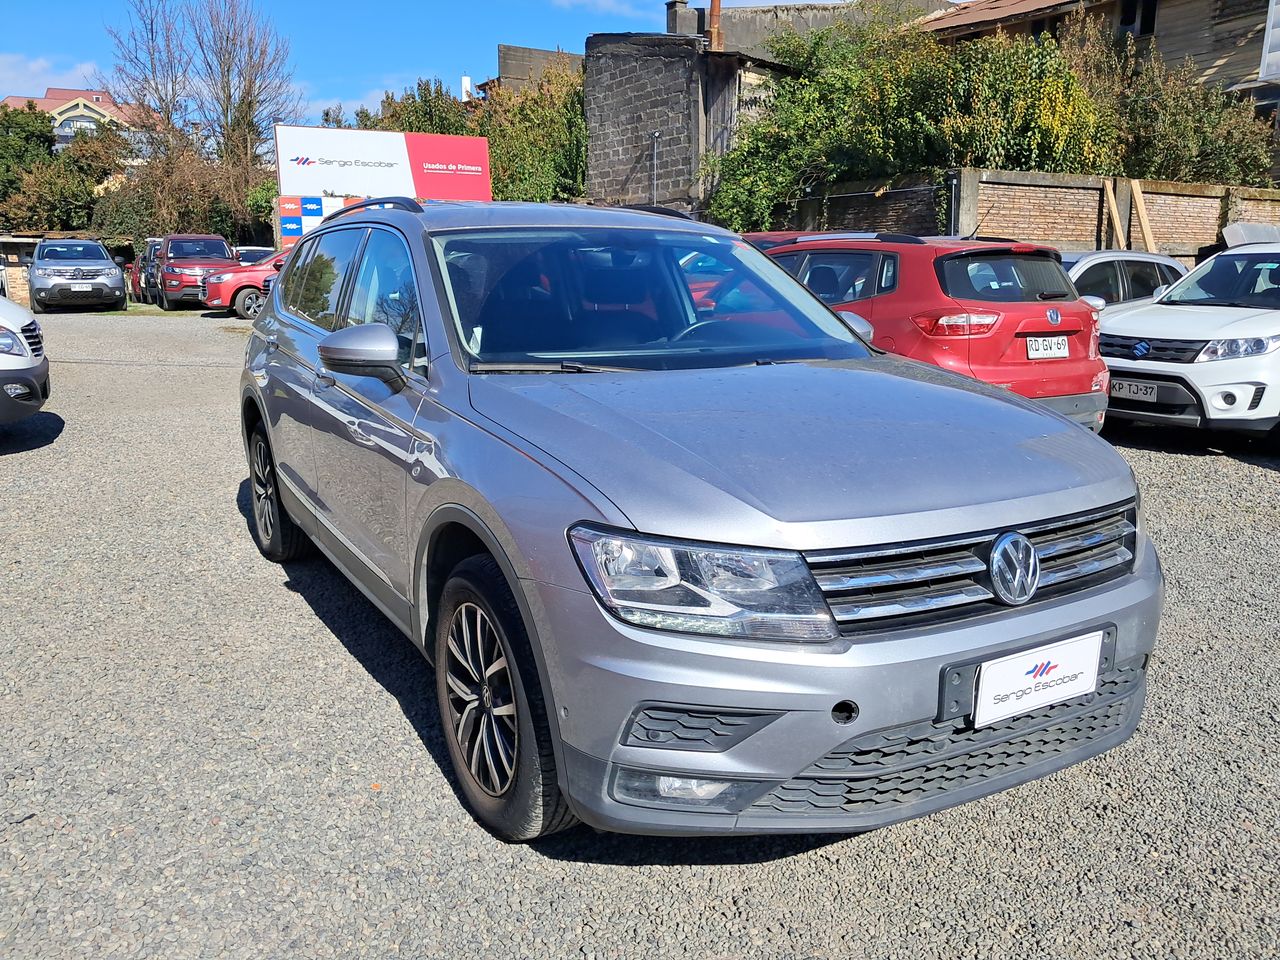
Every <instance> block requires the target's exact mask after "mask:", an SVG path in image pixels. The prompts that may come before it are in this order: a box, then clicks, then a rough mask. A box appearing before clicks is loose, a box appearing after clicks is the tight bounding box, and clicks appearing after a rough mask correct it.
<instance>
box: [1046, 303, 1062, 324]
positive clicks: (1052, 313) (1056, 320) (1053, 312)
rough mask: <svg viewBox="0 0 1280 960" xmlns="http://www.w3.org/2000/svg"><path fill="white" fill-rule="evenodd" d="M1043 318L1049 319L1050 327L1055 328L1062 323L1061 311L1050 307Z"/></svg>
mask: <svg viewBox="0 0 1280 960" xmlns="http://www.w3.org/2000/svg"><path fill="white" fill-rule="evenodd" d="M1045 316H1047V317H1048V318H1049V324H1050V326H1054V327H1056V326H1057V325H1058V324H1060V323H1061V322H1062V311H1061V310H1058V309H1057V308H1053V307H1051V308H1050V309H1049V312H1048V313H1047V314H1045Z"/></svg>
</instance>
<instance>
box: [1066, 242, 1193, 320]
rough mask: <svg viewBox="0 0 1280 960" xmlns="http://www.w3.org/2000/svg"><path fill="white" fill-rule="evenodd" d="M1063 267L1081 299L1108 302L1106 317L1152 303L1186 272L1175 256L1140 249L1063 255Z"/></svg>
mask: <svg viewBox="0 0 1280 960" xmlns="http://www.w3.org/2000/svg"><path fill="white" fill-rule="evenodd" d="M1062 266H1063V267H1064V268H1065V269H1066V271H1067V276H1069V277H1070V278H1071V282H1072V283H1074V284H1075V286H1076V291H1077V292H1078V293H1079V294H1080V296H1082V297H1097V298H1098V299H1100V300H1103V301H1105V303H1106V306H1105V307H1103V308H1102V315H1103V316H1104V317H1106V316H1109V315H1110V314H1112V313H1118V312H1120V311H1121V310H1127V309H1129V308H1130V307H1136V306H1139V305H1140V304H1144V303H1150V302H1151V300H1152V298H1153V297H1154V296H1155V293H1156V290H1158V289H1159V288H1160V287H1164V286H1168V285H1169V284H1171V283H1176V282H1177V281H1178V279H1179V278H1180V277H1182V276H1184V275H1185V274H1186V272H1187V268H1186V267H1184V266H1183V265H1182V264H1181V263H1179V262H1178V261H1177V260H1175V259H1173V257H1166V256H1165V255H1164V254H1162V253H1143V252H1141V251H1137V250H1090V251H1087V252H1083V253H1081V252H1069V251H1068V252H1063V254H1062Z"/></svg>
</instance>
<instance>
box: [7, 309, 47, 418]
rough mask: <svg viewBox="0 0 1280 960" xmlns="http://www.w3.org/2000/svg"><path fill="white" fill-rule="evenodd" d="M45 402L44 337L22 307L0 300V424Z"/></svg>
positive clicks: (45, 364) (21, 416)
mask: <svg viewBox="0 0 1280 960" xmlns="http://www.w3.org/2000/svg"><path fill="white" fill-rule="evenodd" d="M48 399H49V360H48V358H47V357H45V355H44V334H43V333H41V331H40V324H38V323H36V318H35V317H33V316H32V315H31V311H30V310H28V309H27V308H26V307H23V306H20V305H18V304H16V303H14V302H13V301H12V300H7V299H5V298H4V297H0V424H5V423H13V422H14V421H16V420H21V419H23V418H24V417H29V416H31V415H32V414H33V413H35V412H37V411H38V410H39V409H40V408H41V407H43V406H44V403H45V401H46V400H48Z"/></svg>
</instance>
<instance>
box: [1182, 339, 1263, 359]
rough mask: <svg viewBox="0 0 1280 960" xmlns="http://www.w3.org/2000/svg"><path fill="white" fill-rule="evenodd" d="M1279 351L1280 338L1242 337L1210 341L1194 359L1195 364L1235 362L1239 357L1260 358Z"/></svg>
mask: <svg viewBox="0 0 1280 960" xmlns="http://www.w3.org/2000/svg"><path fill="white" fill-rule="evenodd" d="M1276 350H1280V336H1277V337H1244V338H1242V339H1239V340H1210V341H1209V342H1208V343H1207V344H1205V348H1204V349H1203V350H1201V351H1200V355H1199V356H1198V357H1196V363H1200V362H1202V361H1205V360H1235V359H1238V358H1240V357H1260V356H1262V355H1263V354H1264V353H1272V352H1274V351H1276Z"/></svg>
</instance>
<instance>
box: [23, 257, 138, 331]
mask: <svg viewBox="0 0 1280 960" xmlns="http://www.w3.org/2000/svg"><path fill="white" fill-rule="evenodd" d="M24 262H25V263H26V264H27V265H28V269H27V275H28V282H29V284H30V288H31V312H32V313H44V312H45V311H46V310H51V309H55V308H57V307H82V306H97V307H105V308H107V309H117V310H120V309H124V306H125V285H124V271H123V270H122V269H121V267H120V264H122V263H123V262H124V260H123V258H121V257H115V258H112V256H111V254H109V253H108V252H107V248H106V247H104V246H103V245H102V244H101V243H99V242H98V241H97V240H41V241H40V242H39V243H38V244H36V250H35V254H34V256H32V257H30V258H28V259H26V260H25V261H24Z"/></svg>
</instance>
